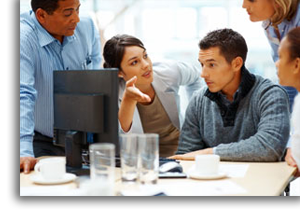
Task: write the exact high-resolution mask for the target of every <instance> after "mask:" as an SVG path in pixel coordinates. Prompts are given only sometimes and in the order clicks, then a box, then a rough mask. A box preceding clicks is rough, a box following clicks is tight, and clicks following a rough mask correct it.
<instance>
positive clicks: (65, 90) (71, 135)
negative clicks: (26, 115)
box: [53, 69, 119, 173]
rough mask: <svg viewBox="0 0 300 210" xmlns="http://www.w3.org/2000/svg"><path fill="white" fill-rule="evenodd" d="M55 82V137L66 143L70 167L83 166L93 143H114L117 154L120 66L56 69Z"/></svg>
mask: <svg viewBox="0 0 300 210" xmlns="http://www.w3.org/2000/svg"><path fill="white" fill-rule="evenodd" d="M53 83H54V85H53V87H54V88H53V91H54V100H53V101H54V138H53V139H54V144H55V145H59V146H62V147H65V152H66V161H67V163H66V164H67V171H68V172H74V171H75V173H76V171H79V170H81V169H82V161H83V156H84V154H85V155H86V154H87V157H88V147H89V145H90V144H92V143H97V142H109V143H113V144H114V145H115V148H116V155H117V156H118V155H119V143H118V142H119V139H118V87H119V79H118V69H100V70H68V71H54V72H53ZM87 159H88V158H87Z"/></svg>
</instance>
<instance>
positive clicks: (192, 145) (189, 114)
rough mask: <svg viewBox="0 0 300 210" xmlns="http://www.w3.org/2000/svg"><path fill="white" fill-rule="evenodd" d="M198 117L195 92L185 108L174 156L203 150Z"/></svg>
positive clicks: (198, 108) (197, 100) (198, 111)
mask: <svg viewBox="0 0 300 210" xmlns="http://www.w3.org/2000/svg"><path fill="white" fill-rule="evenodd" d="M199 117H200V101H199V96H198V92H197V95H196V94H195V95H194V97H193V98H192V99H191V101H190V103H189V105H188V107H187V110H186V115H185V121H184V124H183V126H182V130H181V133H180V139H179V145H178V149H177V152H176V154H185V153H189V152H192V151H196V150H200V149H203V148H205V145H204V142H203V141H202V138H201V133H200V125H199Z"/></svg>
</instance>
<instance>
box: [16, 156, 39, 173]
mask: <svg viewBox="0 0 300 210" xmlns="http://www.w3.org/2000/svg"><path fill="white" fill-rule="evenodd" d="M36 162H37V159H36V158H34V157H20V171H21V170H22V169H23V170H24V173H25V174H28V173H29V172H30V170H31V169H33V168H34V166H35V164H36Z"/></svg>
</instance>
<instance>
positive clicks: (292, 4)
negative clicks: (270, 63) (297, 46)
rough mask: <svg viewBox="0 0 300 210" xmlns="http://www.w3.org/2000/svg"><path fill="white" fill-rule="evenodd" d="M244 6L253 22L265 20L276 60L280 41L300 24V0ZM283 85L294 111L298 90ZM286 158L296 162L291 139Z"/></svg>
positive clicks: (254, 0) (247, 1)
mask: <svg viewBox="0 0 300 210" xmlns="http://www.w3.org/2000/svg"><path fill="white" fill-rule="evenodd" d="M243 8H244V9H246V10H247V13H248V14H249V18H250V20H251V21H252V22H257V21H263V24H262V27H263V29H264V31H265V34H266V36H267V38H268V40H269V43H270V45H271V47H272V57H273V60H274V62H276V61H277V60H278V47H279V43H280V41H281V40H282V39H283V38H284V37H285V36H286V34H287V33H288V32H289V31H290V30H291V29H293V28H296V27H299V26H300V0H244V1H243ZM283 87H284V88H285V90H286V91H287V93H288V95H289V100H290V110H291V111H292V107H293V103H294V98H295V96H296V95H297V92H298V91H297V90H296V89H295V88H294V87H289V86H283ZM285 160H286V162H287V163H288V164H289V165H295V164H296V163H295V161H294V160H293V158H292V156H291V150H290V141H289V143H288V145H287V153H286V156H285Z"/></svg>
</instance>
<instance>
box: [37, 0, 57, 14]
mask: <svg viewBox="0 0 300 210" xmlns="http://www.w3.org/2000/svg"><path fill="white" fill-rule="evenodd" d="M59 1H60V0H31V8H32V10H33V11H34V12H36V10H37V9H38V8H41V9H43V10H45V11H46V12H47V13H48V14H49V15H51V14H53V12H54V11H55V10H56V9H57V8H58V6H59V5H58V2H59Z"/></svg>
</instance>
